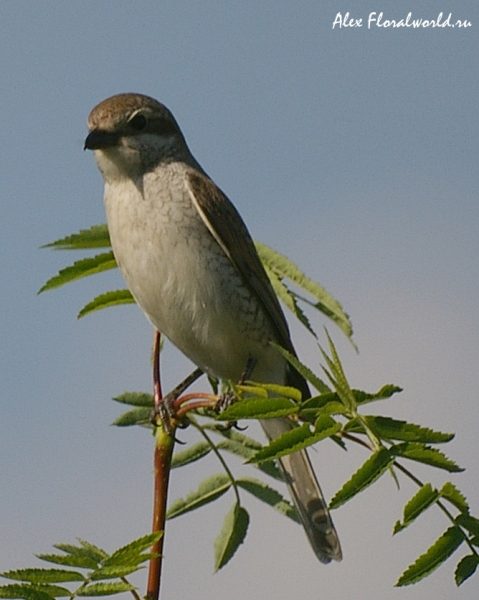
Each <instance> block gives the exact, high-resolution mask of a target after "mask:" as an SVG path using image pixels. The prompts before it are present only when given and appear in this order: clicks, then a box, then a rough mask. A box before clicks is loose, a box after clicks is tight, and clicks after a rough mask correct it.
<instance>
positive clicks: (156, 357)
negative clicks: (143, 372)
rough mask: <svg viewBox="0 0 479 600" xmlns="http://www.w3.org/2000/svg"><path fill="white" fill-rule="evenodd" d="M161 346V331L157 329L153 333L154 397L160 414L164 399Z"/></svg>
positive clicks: (156, 409)
mask: <svg viewBox="0 0 479 600" xmlns="http://www.w3.org/2000/svg"><path fill="white" fill-rule="evenodd" d="M160 347H161V333H160V332H159V331H158V330H157V329H155V333H154V335H153V398H154V407H155V414H159V411H160V406H161V403H162V400H163V393H162V391H161V379H160Z"/></svg>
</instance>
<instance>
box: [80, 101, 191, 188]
mask: <svg viewBox="0 0 479 600" xmlns="http://www.w3.org/2000/svg"><path fill="white" fill-rule="evenodd" d="M88 129H89V131H90V133H89V134H88V136H87V138H86V140H85V146H84V148H85V149H86V150H93V151H94V153H95V159H96V161H97V164H98V167H99V169H100V171H101V172H102V174H103V176H104V178H105V180H107V181H109V180H118V179H121V178H123V177H129V178H137V177H139V176H142V175H143V174H145V173H146V172H148V171H150V170H152V169H154V168H155V167H156V166H157V165H158V164H159V163H161V162H162V161H168V160H175V159H177V158H178V157H180V156H181V155H182V154H184V153H185V151H187V148H186V143H185V140H184V137H183V134H182V133H181V131H180V128H179V127H178V124H177V122H176V120H175V118H174V117H173V115H172V114H171V112H170V111H169V110H168V109H167V108H166V106H164V105H163V104H161V103H160V102H157V101H156V100H154V99H153V98H150V97H149V96H144V95H142V94H117V95H116V96H112V97H111V98H107V99H106V100H103V102H100V104H98V105H97V106H95V108H94V109H93V110H92V111H91V113H90V115H89V117H88Z"/></svg>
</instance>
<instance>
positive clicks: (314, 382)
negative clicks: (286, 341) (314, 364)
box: [270, 342, 331, 394]
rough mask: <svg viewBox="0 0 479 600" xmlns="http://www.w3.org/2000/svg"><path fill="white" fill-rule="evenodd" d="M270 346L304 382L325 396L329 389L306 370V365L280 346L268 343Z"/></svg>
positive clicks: (311, 372)
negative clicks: (307, 382)
mask: <svg viewBox="0 0 479 600" xmlns="http://www.w3.org/2000/svg"><path fill="white" fill-rule="evenodd" d="M270 344H271V345H272V346H274V348H276V350H277V351H278V352H279V353H280V354H281V355H282V356H283V357H284V358H285V359H286V360H287V361H288V362H289V364H290V365H292V366H293V367H294V368H295V369H296V371H298V373H299V374H300V375H302V376H303V377H304V378H305V379H306V381H309V383H310V384H311V385H312V386H313V387H314V388H315V389H316V390H318V392H320V393H321V394H326V393H328V392H330V391H331V390H330V388H329V387H328V386H327V385H326V384H325V383H324V381H322V380H321V379H320V378H319V377H318V376H317V375H315V374H314V373H313V371H311V370H310V369H308V367H307V366H306V365H303V363H301V362H299V360H298V359H297V358H296V356H294V355H293V354H291V353H290V352H288V351H287V350H285V349H284V348H282V347H281V346H278V345H277V344H275V343H274V342H270Z"/></svg>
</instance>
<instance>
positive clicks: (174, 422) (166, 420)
mask: <svg viewBox="0 0 479 600" xmlns="http://www.w3.org/2000/svg"><path fill="white" fill-rule="evenodd" d="M201 375H203V371H201V369H195V371H193V373H191V375H188V377H186V379H184V380H183V381H182V382H181V383H180V384H179V385H177V386H176V387H175V388H174V389H173V390H172V391H171V392H170V393H169V394H167V395H166V396H165V397H164V398H156V392H155V409H154V411H153V414H152V416H151V420H152V422H153V423H157V422H158V421H160V422H161V425H162V427H163V429H164V430H165V431H166V433H167V434H168V435H170V436H172V437H173V436H174V433H175V430H176V429H177V428H180V429H185V428H186V427H188V425H189V420H188V417H187V416H186V415H181V416H178V406H177V400H178V398H179V397H180V396H181V394H182V393H183V392H184V391H185V390H186V388H188V387H189V386H190V385H191V384H192V383H194V382H195V381H196V380H197V379H198V378H199V377H201ZM177 441H178V440H177Z"/></svg>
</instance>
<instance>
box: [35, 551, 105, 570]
mask: <svg viewBox="0 0 479 600" xmlns="http://www.w3.org/2000/svg"><path fill="white" fill-rule="evenodd" d="M37 557H38V558H40V559H41V560H45V561H47V562H51V563H54V564H57V565H65V566H66V567H77V568H79V569H96V567H97V566H98V561H96V560H94V559H93V558H91V556H85V555H84V554H37Z"/></svg>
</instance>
